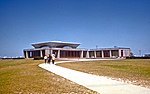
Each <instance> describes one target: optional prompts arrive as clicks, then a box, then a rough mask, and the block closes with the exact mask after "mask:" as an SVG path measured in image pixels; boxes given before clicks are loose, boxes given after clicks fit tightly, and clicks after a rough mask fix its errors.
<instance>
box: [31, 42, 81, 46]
mask: <svg viewBox="0 0 150 94" xmlns="http://www.w3.org/2000/svg"><path fill="white" fill-rule="evenodd" d="M79 45H80V43H74V42H62V41H49V42H39V43H32V46H33V47H34V48H42V47H49V48H64V47H71V48H77V47H78V46H79Z"/></svg>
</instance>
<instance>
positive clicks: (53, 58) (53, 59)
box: [52, 54, 55, 64]
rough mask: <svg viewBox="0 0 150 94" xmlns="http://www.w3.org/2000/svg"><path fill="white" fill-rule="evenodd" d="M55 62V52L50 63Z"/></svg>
mask: <svg viewBox="0 0 150 94" xmlns="http://www.w3.org/2000/svg"><path fill="white" fill-rule="evenodd" d="M54 62H55V54H52V64H54Z"/></svg>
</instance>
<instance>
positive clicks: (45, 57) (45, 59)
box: [44, 55, 47, 64]
mask: <svg viewBox="0 0 150 94" xmlns="http://www.w3.org/2000/svg"><path fill="white" fill-rule="evenodd" d="M44 61H45V64H46V63H47V56H46V55H45V56H44Z"/></svg>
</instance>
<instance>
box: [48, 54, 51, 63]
mask: <svg viewBox="0 0 150 94" xmlns="http://www.w3.org/2000/svg"><path fill="white" fill-rule="evenodd" d="M51 59H52V56H51V54H49V57H48V63H49V64H50V63H51Z"/></svg>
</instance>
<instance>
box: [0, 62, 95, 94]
mask: <svg viewBox="0 0 150 94" xmlns="http://www.w3.org/2000/svg"><path fill="white" fill-rule="evenodd" d="M41 62H43V61H41V60H30V59H29V60H27V59H23V60H0V94H29V93H30V94H96V92H94V91H92V90H89V89H87V88H85V87H82V86H80V85H78V84H76V83H73V82H71V81H69V80H66V79H64V78H62V77H60V76H57V75H55V74H53V73H50V72H48V71H46V70H43V69H41V68H39V67H38V64H40V63H41Z"/></svg>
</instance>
